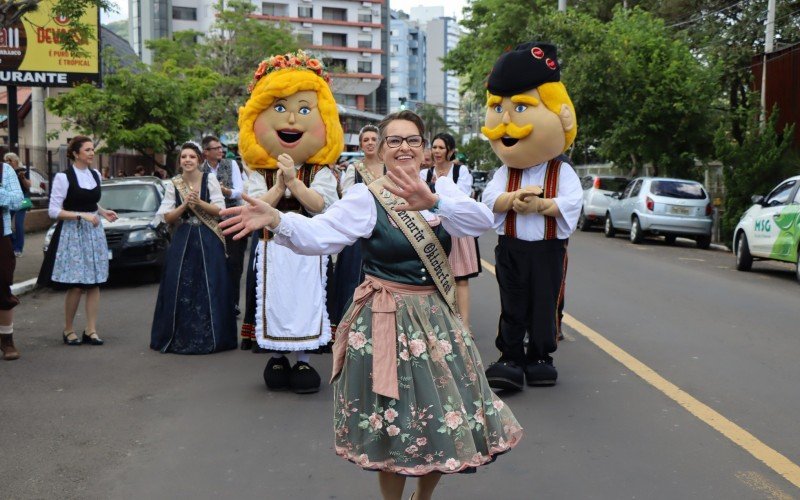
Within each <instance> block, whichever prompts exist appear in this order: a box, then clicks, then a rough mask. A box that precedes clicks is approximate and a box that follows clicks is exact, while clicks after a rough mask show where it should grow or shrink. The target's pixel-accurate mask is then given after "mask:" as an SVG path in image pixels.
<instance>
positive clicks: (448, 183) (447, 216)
mask: <svg viewBox="0 0 800 500" xmlns="http://www.w3.org/2000/svg"><path fill="white" fill-rule="evenodd" d="M459 180H461V179H459ZM436 194H438V195H439V200H440V201H439V210H438V215H439V216H440V217H441V218H442V226H444V229H445V230H446V231H447V232H448V233H450V235H451V236H455V237H457V238H462V237H465V236H473V237H477V236H480V235H482V234H483V233H484V232H485V231H486V230H487V229H490V228H491V227H492V224H493V222H494V216H493V214H492V211H491V210H489V208H488V207H487V206H486V205H484V204H483V203H479V202H477V201H475V200H473V199H472V198H470V197H469V196H467V195H466V194H464V193H463V192H462V191H461V190H460V189H459V188H458V186H456V184H455V183H454V182H453V179H451V178H449V177H441V178H439V179H437V180H436Z"/></svg>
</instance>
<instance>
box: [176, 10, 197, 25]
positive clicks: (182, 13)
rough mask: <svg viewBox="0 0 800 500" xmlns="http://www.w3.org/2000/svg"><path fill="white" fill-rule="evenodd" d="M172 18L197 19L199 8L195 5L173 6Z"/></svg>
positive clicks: (180, 19) (178, 19)
mask: <svg viewBox="0 0 800 500" xmlns="http://www.w3.org/2000/svg"><path fill="white" fill-rule="evenodd" d="M172 19H173V20H175V21H197V9H195V8H194V7H175V6H173V7H172Z"/></svg>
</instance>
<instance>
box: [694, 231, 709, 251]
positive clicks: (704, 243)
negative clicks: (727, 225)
mask: <svg viewBox="0 0 800 500" xmlns="http://www.w3.org/2000/svg"><path fill="white" fill-rule="evenodd" d="M695 242H696V243H697V248H699V249H701V250H708V249H709V247H711V235H710V234H706V235H703V236H698V237H697V238H696V239H695Z"/></svg>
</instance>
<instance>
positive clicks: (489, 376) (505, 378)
mask: <svg viewBox="0 0 800 500" xmlns="http://www.w3.org/2000/svg"><path fill="white" fill-rule="evenodd" d="M486 380H488V381H489V387H491V388H492V389H502V390H506V391H521V390H522V389H523V387H525V371H524V370H523V369H522V368H520V367H519V366H518V365H517V364H516V363H514V362H513V361H505V360H503V359H502V358H501V359H500V361H497V362H495V363H492V364H491V365H489V368H487V369H486Z"/></svg>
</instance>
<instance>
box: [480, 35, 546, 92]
mask: <svg viewBox="0 0 800 500" xmlns="http://www.w3.org/2000/svg"><path fill="white" fill-rule="evenodd" d="M560 80H561V68H560V67H559V65H558V59H557V58H556V46H555V45H552V44H549V43H544V42H528V43H523V44H520V45H517V48H515V49H514V50H511V51H509V52H506V53H505V54H503V55H501V56H500V57H499V58H498V59H497V62H496V63H494V67H493V68H492V72H491V73H490V74H489V80H488V81H487V82H486V89H487V90H488V91H489V92H491V93H492V94H494V95H497V96H511V95H515V94H520V93H522V92H525V91H526V90H530V89H533V88H536V87H538V86H539V85H541V84H543V83H548V82H558V81H560Z"/></svg>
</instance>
